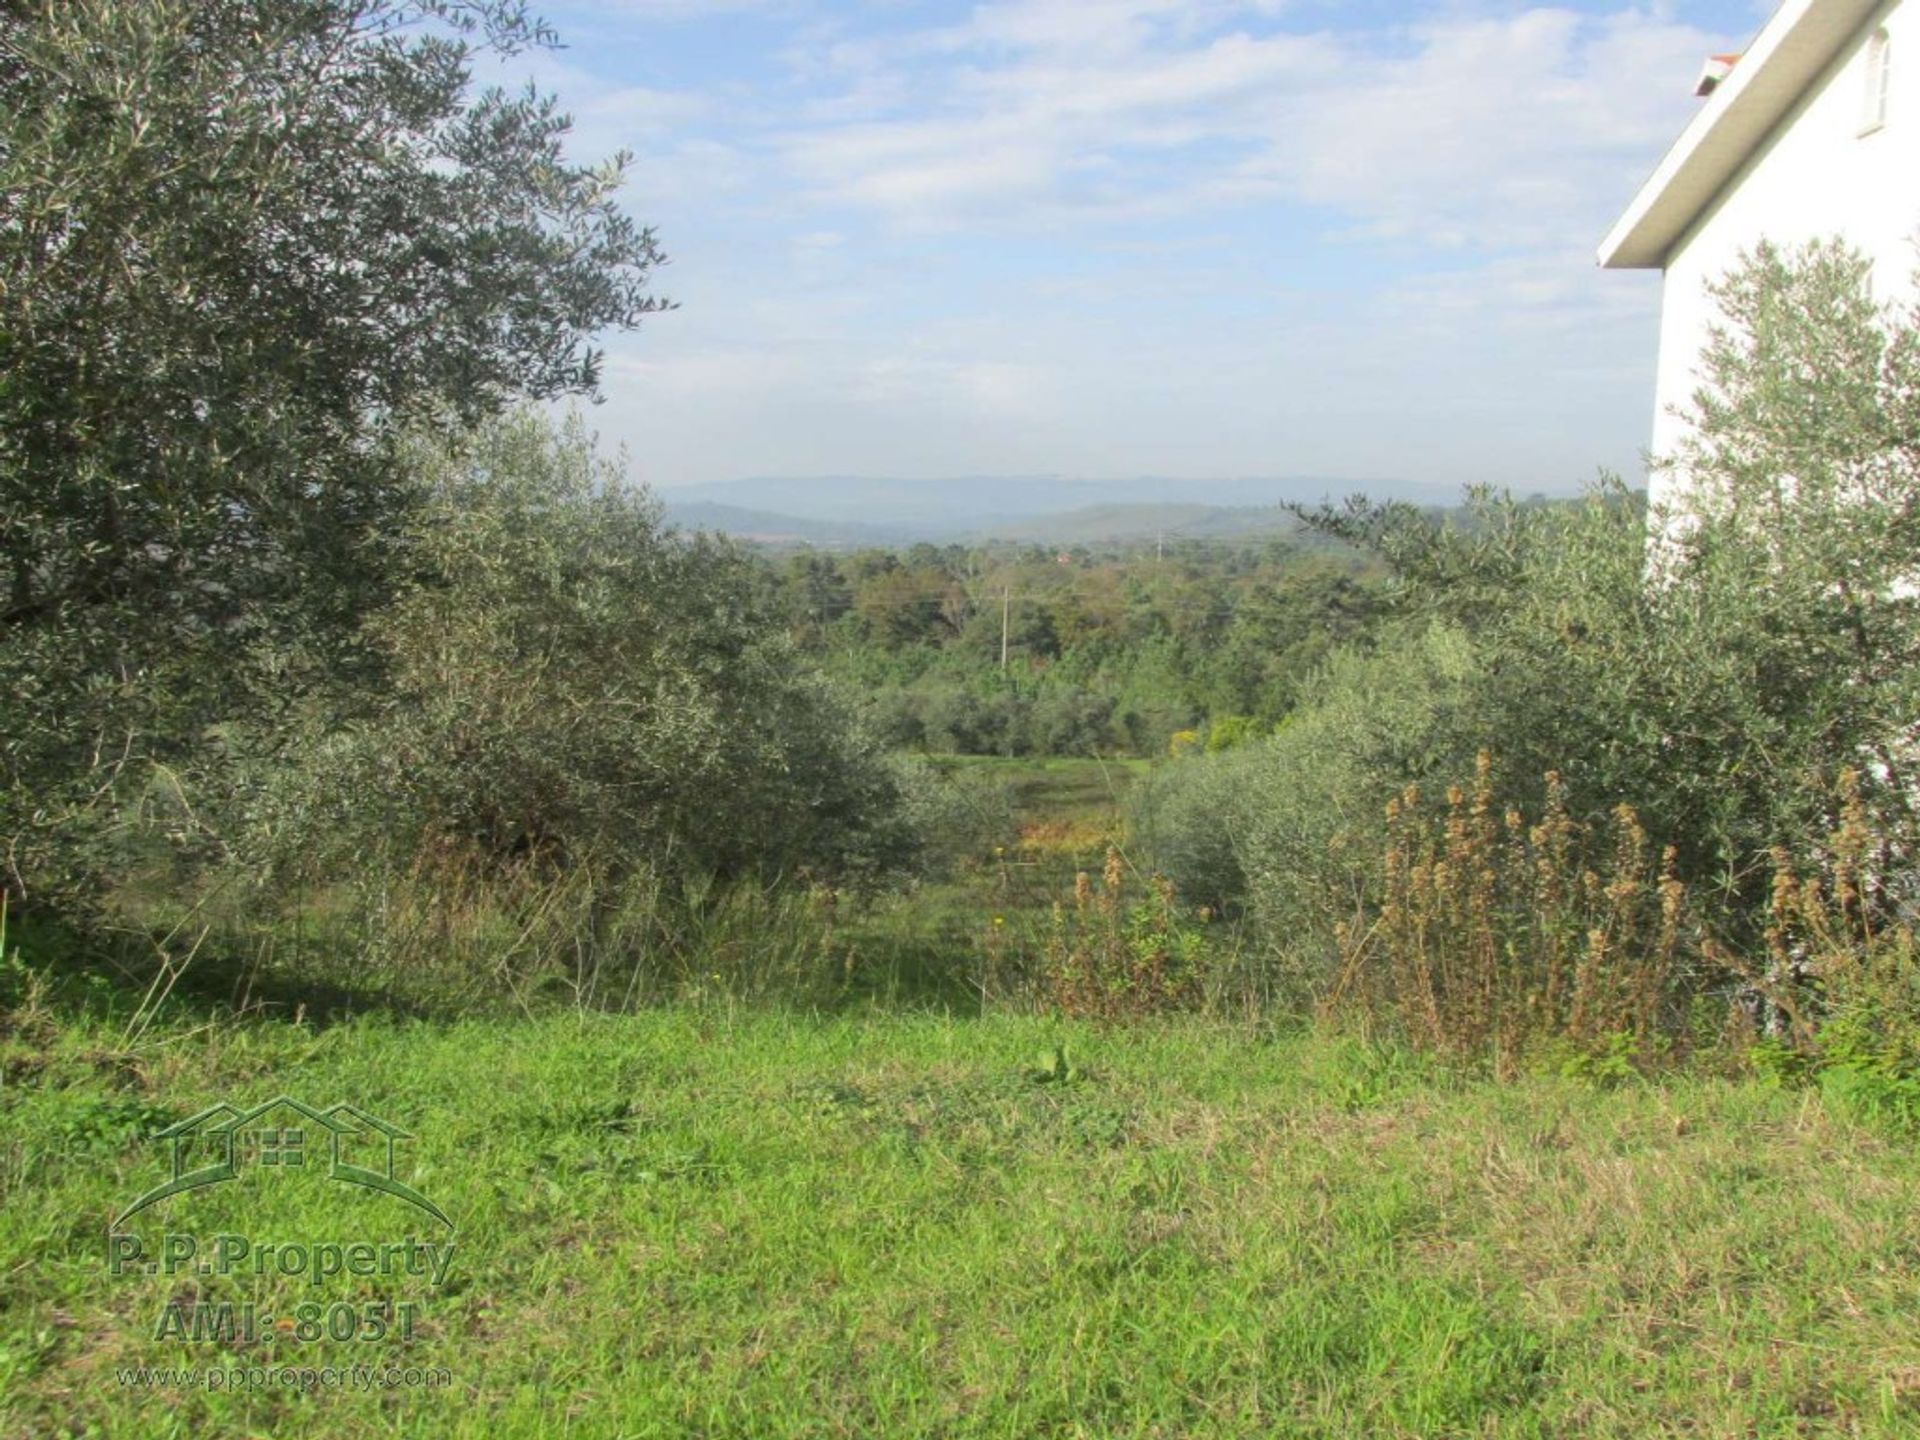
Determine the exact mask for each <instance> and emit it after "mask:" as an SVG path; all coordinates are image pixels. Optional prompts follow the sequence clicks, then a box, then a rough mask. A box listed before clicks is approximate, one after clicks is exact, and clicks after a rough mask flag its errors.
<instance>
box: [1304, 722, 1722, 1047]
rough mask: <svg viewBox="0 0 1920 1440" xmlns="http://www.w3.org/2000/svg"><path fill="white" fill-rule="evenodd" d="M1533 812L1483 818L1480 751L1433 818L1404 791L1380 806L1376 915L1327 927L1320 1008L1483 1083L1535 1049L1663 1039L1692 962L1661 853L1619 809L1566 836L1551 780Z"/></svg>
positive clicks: (1678, 893) (1490, 809)
mask: <svg viewBox="0 0 1920 1440" xmlns="http://www.w3.org/2000/svg"><path fill="white" fill-rule="evenodd" d="M1546 797H1547V798H1546V801H1545V803H1544V806H1543V807H1542V811H1541V813H1540V815H1539V816H1538V818H1537V819H1536V820H1534V821H1532V822H1529V820H1528V819H1527V818H1526V817H1525V816H1524V815H1522V813H1521V812H1520V811H1519V810H1517V809H1511V808H1508V809H1505V810H1501V809H1499V808H1497V807H1496V805H1495V803H1494V789H1493V780H1492V759H1491V757H1490V756H1489V755H1488V754H1487V753H1486V752H1484V751H1482V752H1481V754H1480V755H1479V757H1478V759H1477V761H1476V764H1475V767H1474V778H1473V782H1472V785H1471V787H1470V788H1469V787H1466V786H1459V785H1455V786H1452V787H1450V788H1449V789H1448V791H1447V795H1446V801H1445V804H1444V806H1441V807H1435V806H1432V805H1430V804H1428V803H1427V802H1425V800H1424V799H1423V797H1422V795H1421V793H1420V790H1419V787H1418V786H1408V787H1407V788H1406V790H1405V791H1404V792H1403V793H1402V794H1401V795H1400V796H1398V797H1397V798H1395V799H1394V800H1393V801H1391V802H1389V804H1388V806H1387V814H1386V841H1385V856H1384V876H1385V893H1384V899H1383V902H1382V903H1381V905H1380V907H1379V910H1378V912H1377V914H1376V915H1375V916H1374V917H1373V919H1372V922H1371V923H1370V924H1367V925H1365V926H1364V927H1362V926H1359V925H1355V924H1342V925H1341V927H1340V929H1339V931H1338V937H1339V941H1340V944H1341V949H1342V955H1341V970H1340V974H1339V978H1338V980H1337V982H1336V984H1335V986H1334V988H1333V991H1332V993H1331V995H1330V996H1329V997H1328V1002H1327V1003H1328V1005H1329V1006H1330V1007H1331V1008H1336V1009H1337V1008H1341V1007H1357V1008H1358V1009H1359V1010H1361V1011H1362V1012H1364V1013H1365V1014H1366V1015H1368V1016H1369V1017H1373V1018H1383V1017H1389V1016H1390V1017H1391V1019H1392V1020H1393V1021H1394V1022H1395V1023H1397V1024H1398V1025H1399V1026H1401V1027H1403V1028H1404V1029H1405V1030H1406V1031H1407V1032H1408V1033H1409V1035H1410V1036H1411V1037H1412V1038H1413V1039H1415V1040H1417V1041H1418V1042H1420V1043H1422V1044H1424V1045H1427V1046H1430V1047H1431V1048H1433V1049H1435V1050H1438V1051H1441V1052H1444V1053H1446V1054H1448V1055H1451V1056H1455V1057H1458V1058H1463V1059H1465V1058H1472V1059H1475V1060H1483V1061H1485V1062H1487V1063H1489V1064H1490V1065H1491V1066H1492V1068H1493V1069H1494V1070H1495V1071H1496V1072H1497V1073H1510V1072H1511V1071H1512V1070H1513V1069H1514V1068H1515V1067H1516V1066H1517V1065H1518V1064H1519V1063H1520V1061H1521V1060H1522V1059H1523V1057H1525V1056H1526V1055H1527V1054H1528V1052H1529V1051H1532V1050H1535V1049H1537V1048H1539V1047H1540V1046H1541V1045H1542V1044H1543V1043H1546V1042H1549V1041H1552V1042H1560V1043H1566V1044H1571V1045H1572V1046H1574V1047H1576V1048H1577V1049H1580V1050H1583V1051H1591V1050H1594V1049H1597V1048H1599V1047H1602V1046H1605V1045H1609V1044H1620V1043H1630V1044H1631V1045H1632V1046H1633V1047H1634V1048H1635V1049H1637V1050H1640V1051H1645V1050H1646V1049H1648V1048H1649V1047H1651V1046H1652V1045H1654V1044H1655V1042H1656V1041H1657V1040H1659V1039H1660V1038H1661V1036H1662V1034H1663V1032H1671V1031H1672V1030H1673V1029H1674V1028H1675V1025H1676V1022H1677V1021H1678V1020H1679V1019H1680V1017H1682V1016H1684V1013H1685V1010H1684V1006H1683V1005H1681V1004H1680V1003H1679V1002H1680V1000H1681V999H1682V997H1683V995H1684V991H1685V982H1686V980H1687V978H1688V976H1689V975H1690V974H1691V973H1692V967H1693V966H1694V965H1695V963H1696V962H1697V961H1698V959H1699V955H1700V946H1699V943H1698V935H1697V933H1696V930H1697V927H1696V926H1695V924H1694V921H1693V919H1692V917H1691V916H1690V914H1689V912H1688V907H1687V896H1686V887H1685V886H1684V885H1683V884H1682V883H1681V882H1680V880H1679V879H1678V878H1677V877H1676V875H1675V874H1674V852H1673V850H1672V849H1671V848H1670V847H1669V848H1666V849H1663V850H1662V851H1661V852H1660V854H1659V856H1658V858H1657V859H1656V858H1655V856H1654V853H1653V848H1652V844H1651V842H1650V840H1649V838H1648V836H1647V833H1646V831H1645V830H1644V829H1643V828H1642V826H1641V824H1640V821H1639V818H1638V816H1637V815H1636V814H1635V812H1634V810H1633V807H1631V806H1629V805H1624V804H1623V805H1619V806H1617V807H1615V809H1614V810H1613V812H1612V814H1611V816H1610V818H1609V823H1608V824H1607V825H1606V826H1605V827H1601V828H1598V829H1596V827H1592V826H1586V825H1582V824H1580V823H1578V822H1576V821H1575V820H1574V819H1572V818H1571V816H1570V815H1569V813H1568V809H1567V799H1566V792H1565V788H1564V786H1563V784H1562V783H1561V780H1560V777H1559V776H1558V775H1557V774H1550V775H1549V776H1548V777H1547V788H1546Z"/></svg>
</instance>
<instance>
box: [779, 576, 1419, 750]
mask: <svg viewBox="0 0 1920 1440" xmlns="http://www.w3.org/2000/svg"><path fill="white" fill-rule="evenodd" d="M1383 573H1384V572H1383V567H1381V566H1380V565H1378V564H1377V563H1376V562H1373V561H1371V560H1370V559H1369V558H1367V557H1366V556H1365V555H1364V554H1363V553H1362V552H1361V551H1360V550H1358V549H1355V548H1353V547H1349V546H1346V545H1335V546H1330V545H1327V544H1325V543H1315V542H1313V541H1312V540H1311V539H1283V540H1274V541H1269V542H1263V543H1246V544H1227V543H1220V542H1202V541H1181V542H1176V543H1175V544H1173V545H1171V546H1168V547H1164V548H1163V547H1153V548H1150V549H1148V550H1146V551H1145V552H1144V553H1130V552H1128V551H1125V550H1122V549H1119V548H1117V547H1109V548H1104V549H1101V548H1091V547H1086V546H1076V547H1073V548H1071V549H1066V550H1054V549H1046V548H1043V547H1039V546H1026V547H1004V546H1002V547H985V548H969V547H964V546H959V545H946V546H936V545H931V544H921V545H916V546H913V547H912V548H910V549H907V550H904V551H889V550H862V551H857V552H853V553H850V554H838V555H836V554H829V553H820V552H806V553H801V554H795V555H788V556H784V557H772V558H769V559H768V560H767V561H766V563H765V566H764V570H763V575H762V585H763V587H764V591H765V596H766V603H767V604H768V606H769V607H770V608H771V609H772V610H773V611H774V613H776V614H777V615H779V616H780V617H781V618H782V619H783V620H784V622H785V623H786V625H787V626H788V627H789V629H790V630H791V632H792V634H793V635H794V637H795V639H796V640H797V642H798V643H799V644H800V645H801V647H802V648H803V650H805V651H806V652H807V653H809V654H811V655H813V656H816V657H818V659H819V660H820V662H821V663H822V664H823V665H824V666H826V667H827V668H828V669H829V671H831V672H832V673H834V674H836V675H838V676H840V677H841V678H843V679H844V680H846V681H847V682H848V683H849V684H850V685H852V686H854V687H856V688H857V689H859V690H860V691H861V692H863V693H864V694H866V695H867V696H868V697H869V705H870V710H871V712H872V714H873V716H874V719H875V721H876V723H877V724H878V726H879V727H880V729H881V732H882V733H883V734H885V735H886V736H887V737H888V738H890V739H891V740H892V741H893V742H894V743H895V744H896V745H900V746H903V747H910V748H920V749H926V750H935V751H950V752H958V753H970V754H989V755H991V754H1012V755H1028V754H1039V755H1087V754H1133V755H1146V756H1153V755H1164V754H1166V753H1167V752H1168V750H1169V748H1170V746H1174V745H1182V746H1184V745H1188V744H1191V745H1197V746H1199V747H1201V748H1205V747H1206V746H1207V745H1208V744H1209V743H1211V744H1212V745H1214V746H1215V747H1216V748H1217V747H1219V746H1221V745H1224V744H1227V743H1231V742H1232V741H1233V740H1236V739H1238V738H1241V737H1244V736H1245V735H1247V734H1252V733H1261V732H1265V731H1268V730H1271V729H1272V728H1273V727H1274V726H1275V725H1276V724H1278V723H1280V722H1281V721H1282V720H1283V719H1284V718H1285V717H1286V716H1287V714H1288V713H1289V712H1290V711H1291V710H1292V709H1293V707H1294V706H1295V705H1296V704H1297V703H1298V702H1299V698H1300V695H1301V693H1302V687H1303V686H1304V685H1305V684H1306V682H1307V679H1308V677H1309V676H1310V675H1311V673H1312V672H1313V671H1314V670H1315V669H1316V668H1317V667H1318V666H1319V665H1320V664H1321V663H1322V662H1323V661H1324V660H1325V658H1326V656H1327V654H1328V653H1329V652H1330V651H1331V650H1332V648H1333V647H1335V646H1338V645H1341V644H1360V643H1364V642H1365V639H1366V637H1367V635H1368V634H1369V633H1370V632H1371V629H1372V627H1373V626H1374V624H1375V622H1376V620H1377V619H1378V617H1379V615H1380V613H1381V611H1382V608H1383V604H1384V600H1383V595H1382V591H1381V586H1380V579H1381V576H1382V575H1383Z"/></svg>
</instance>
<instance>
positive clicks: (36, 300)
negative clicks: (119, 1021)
mask: <svg viewBox="0 0 1920 1440" xmlns="http://www.w3.org/2000/svg"><path fill="white" fill-rule="evenodd" d="M552 38H553V37H552V36H551V34H550V32H548V31H547V30H546V29H545V27H544V26H542V25H541V24H540V23H539V22H537V21H536V20H534V19H532V18H531V17H529V16H528V14H527V13H526V12H525V10H524V9H523V8H522V6H521V5H520V4H518V3H514V0H10V3H7V4H5V5H0V697H4V698H0V705H3V706H4V707H5V708H4V723H0V844H4V847H5V854H4V858H5V860H6V880H7V883H8V884H9V886H10V887H11V888H13V889H15V890H16V891H19V890H24V889H28V888H32V887H33V886H35V885H41V884H44V883H48V882H52V881H54V880H55V878H56V875H57V874H60V873H64V874H66V875H67V876H68V878H69V879H71V878H72V875H73V874H74V873H75V872H76V871H84V869H85V868H86V867H85V864H84V863H82V862H73V863H71V864H69V865H67V866H66V867H64V869H62V868H58V867H54V866H53V865H52V864H51V861H50V859H49V854H50V852H49V851H48V849H47V847H48V844H49V842H51V841H53V840H55V839H58V838H61V837H64V838H65V839H66V840H68V841H72V840H73V839H74V838H75V837H76V836H77V835H80V834H82V833H86V832H87V830H88V827H87V826H85V825H84V824H82V823H81V822H82V821H83V820H84V819H85V818H86V817H87V816H88V815H92V816H94V817H96V818H110V817H111V816H112V815H114V814H116V813H119V811H118V800H117V799H116V791H115V788H114V786H115V782H116V780H123V779H125V778H126V776H127V775H128V773H129V772H130V771H134V770H139V771H143V772H144V773H151V770H150V767H148V766H146V765H145V763H144V762H149V761H151V762H155V763H164V764H168V765H174V764H177V763H178V762H179V761H181V760H182V759H183V758H186V757H190V756H192V755H193V754H194V753H196V751H197V747H198V745H199V742H200V740H201V738H202V736H203V735H204V733H205V731H206V729H207V727H208V726H210V725H213V724H215V723H217V722H219V721H222V720H224V719H226V718H228V717H230V716H231V715H233V714H235V713H241V712H248V711H254V710H257V709H258V708H259V707H260V706H262V705H275V704H294V703H298V702H299V699H300V697H301V696H302V695H303V694H304V693H306V692H307V691H309V690H310V689H311V688H312V687H313V686H314V685H316V684H318V683H320V682H321V681H322V680H323V679H324V678H327V677H331V678H334V679H338V678H340V677H342V676H344V675H348V674H351V673H353V672H354V669H355V666H356V664H357V663H358V662H360V661H363V660H364V659H365V658H366V657H365V655H364V653H362V652H359V651H356V649H355V648H354V637H355V636H356V634H357V633H358V621H359V619H360V617H361V616H362V615H364V614H365V613H366V612H367V611H368V609H369V608H370V607H372V606H375V605H377V604H379V603H380V602H381V601H382V600H383V598H384V597H385V595H386V594H387V592H388V591H389V589H390V585H391V582H392V579H393V577H394V575H395V573H396V572H395V566H396V564H401V563H404V557H403V556H396V555H395V554H394V553H393V549H392V547H393V542H394V540H395V537H396V536H398V535H399V534H400V533H402V530H403V528H404V521H405V516H406V513H407V511H408V509H409V507H410V506H412V505H413V504H414V503H415V501H416V493H415V488H414V487H413V486H412V484H411V483H410V482H409V480H408V478H407V476H406V473H405V471H404V470H403V469H402V468H401V467H400V466H399V465H398V464H397V463H396V447H395V437H396V436H397V435H398V434H400V433H402V432H403V431H406V430H417V429H419V428H420V427H427V428H429V429H437V430H440V431H442V432H450V431H452V430H454V429H456V428H457V427H459V426H462V425H466V424H469V423H471V422H472V421H474V420H476V419H478V418H480V417H482V416H485V415H488V414H491V413H494V412H497V411H498V410H499V409H501V408H502V407H503V406H504V405H506V404H508V403H509V402H512V401H515V400H519V399H525V398H533V399H539V398H547V397H553V396H559V395H564V394H569V393H590V392H592V391H593V390H594V389H595V387H596V384H597V379H598V374H599V364H600V360H599V355H598V352H597V351H596V350H595V349H594V348H593V337H594V335H595V333H596V332H597V331H600V330H602V329H603V328H606V327H628V326H632V325H634V324H636V323H638V322H639V320H640V319H641V318H642V317H643V316H644V315H646V314H647V313H648V312H650V311H653V310H656V309H658V308H660V307H661V305H662V304H663V303H664V302H663V301H661V300H660V299H658V298H657V297H655V296H653V295H652V294H650V293H649V289H648V282H649V277H650V274H651V272H652V270H653V269H654V267H655V266H656V265H657V264H659V263H660V261H661V258H662V257H661V255H660V253H659V251H658V249H657V248H656V243H655V238H654V236H653V234H652V232H650V231H649V230H647V229H644V228H642V227H640V226H638V225H636V224H635V223H634V222H633V221H632V220H631V219H630V218H628V217H627V216H626V215H625V214H624V213H622V211H621V210H620V209H619V208H618V207H617V206H616V204H615V201H614V192H615V190H616V188H617V187H618V185H619V183H620V180H621V176H622V171H623V169H624V164H625V157H618V156H617V157H614V158H613V159H612V160H611V161H610V162H608V163H606V164H604V165H600V166H598V167H583V166H580V165H576V164H573V163H571V162H570V161H569V160H568V159H567V157H566V156H565V154H564V153H563V148H562V146H563V141H564V139H565V136H566V134H567V130H568V121H567V118H566V117H565V116H564V115H563V114H562V113H560V112H559V110H558V109H557V108H556V105H555V103H554V102H553V101H552V100H551V99H550V98H547V97H543V96H541V95H539V94H537V93H534V92H533V91H531V90H529V91H527V92H525V93H519V94H509V93H505V92H503V91H501V90H498V89H492V90H486V91H483V92H480V93H478V94H474V93H471V91H470V80H471V71H472V68H473V63H474V60H475V58H476V56H477V55H478V54H480V53H482V52H483V51H489V50H491V51H494V52H499V53H506V54H510V53H512V52H515V51H517V50H520V49H522V48H524V47H528V46H536V45H542V44H546V43H548V42H550V41H551V39H552ZM123 788H124V787H123ZM119 798H120V799H123V798H124V797H123V796H122V797H119ZM94 828H96V829H97V827H94ZM68 848H69V849H71V846H69V847H68ZM69 859H70V860H71V857H69Z"/></svg>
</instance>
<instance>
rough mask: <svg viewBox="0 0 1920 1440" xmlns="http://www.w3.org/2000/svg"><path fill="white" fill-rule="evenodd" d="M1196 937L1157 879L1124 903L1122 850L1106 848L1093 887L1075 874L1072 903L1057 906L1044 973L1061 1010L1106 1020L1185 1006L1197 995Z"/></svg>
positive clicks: (1199, 988)
mask: <svg viewBox="0 0 1920 1440" xmlns="http://www.w3.org/2000/svg"><path fill="white" fill-rule="evenodd" d="M1201 952H1202V940H1201V936H1200V932H1199V930H1198V929H1197V928H1196V927H1194V926H1193V925H1192V924H1190V923H1189V922H1188V921H1186V920H1185V919H1184V918H1183V917H1182V916H1181V914H1180V911H1179V908H1178V906H1177V905H1176V904H1175V901H1174V893H1173V887H1172V886H1171V885H1170V884H1168V883H1167V882H1166V881H1165V880H1164V879H1161V878H1160V877H1157V876H1156V877H1154V878H1153V879H1152V880H1151V881H1149V882H1148V885H1147V889H1146V893H1145V894H1144V895H1142V896H1141V897H1140V898H1139V899H1137V900H1131V901H1130V900H1129V897H1128V895H1127V885H1126V869H1125V866H1124V865H1123V864H1122V862H1121V858H1120V852H1119V851H1118V850H1116V849H1113V848H1109V849H1108V851H1107V863H1106V866H1105V868H1104V869H1103V870H1102V872H1101V876H1100V880H1099V883H1098V884H1096V883H1095V882H1094V880H1093V878H1092V877H1091V876H1089V875H1088V874H1087V873H1086V871H1084V870H1083V871H1081V872H1080V873H1079V874H1078V875H1077V876H1075V878H1074V885H1073V900H1072V903H1071V904H1070V905H1069V904H1065V903H1056V904H1055V905H1054V907H1053V921H1052V925H1051V927H1050V928H1049V930H1048V932H1047V938H1046V943H1045V948H1044V951H1043V965H1042V976H1043V982H1044V985H1045V987H1046V991H1047V993H1048V995H1049V998H1050V999H1051V1000H1052V1003H1053V1004H1054V1005H1055V1006H1056V1007H1058V1008H1059V1010H1060V1011H1061V1012H1062V1013H1063V1014H1067V1015H1076V1016H1095V1017H1098V1018H1100V1019H1105V1020H1126V1019H1137V1018H1139V1017H1141V1016H1144V1015H1152V1014H1158V1013H1160V1012H1163V1011H1168V1010H1177V1009H1184V1008H1188V1007H1191V1006H1193V1005H1195V1004H1197V1003H1198V1002H1199V1001H1200V999H1201V998H1202V983H1201V982H1202V978H1203V977H1202V974H1201V963H1200V961H1201Z"/></svg>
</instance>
